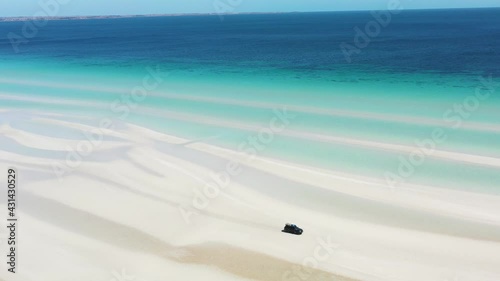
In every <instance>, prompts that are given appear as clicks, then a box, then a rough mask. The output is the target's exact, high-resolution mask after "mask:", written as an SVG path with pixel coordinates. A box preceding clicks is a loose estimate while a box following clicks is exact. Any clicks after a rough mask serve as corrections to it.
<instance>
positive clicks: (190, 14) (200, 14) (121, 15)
mask: <svg viewBox="0 0 500 281" xmlns="http://www.w3.org/2000/svg"><path fill="white" fill-rule="evenodd" d="M473 9H500V7H460V8H453V7H452V8H406V9H402V10H411V11H419V10H420V11H432V10H473ZM383 10H384V9H381V10H380V9H365V10H331V11H284V12H279V11H278V12H229V13H217V12H211V13H170V14H169V13H164V14H107V15H67V16H0V20H2V19H38V18H43V19H47V20H50V19H64V18H83V19H91V18H113V17H115V18H132V17H168V16H220V15H223V16H230V15H250V14H297V13H335V12H369V11H383Z"/></svg>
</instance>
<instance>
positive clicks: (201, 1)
mask: <svg viewBox="0 0 500 281" xmlns="http://www.w3.org/2000/svg"><path fill="white" fill-rule="evenodd" d="M57 1H59V2H57ZM390 1H399V2H401V5H402V6H403V7H404V8H405V9H429V8H432V9H434V8H472V7H500V0H0V17H13V16H33V15H43V14H44V13H45V14H47V12H45V10H46V9H44V5H42V4H41V3H47V4H49V3H51V4H52V5H51V6H52V7H54V9H52V10H50V11H52V12H51V13H52V14H51V15H53V16H75V15H137V14H177V13H217V12H220V11H222V12H234V13H243V12H295V11H296V12H312V11H345V10H383V9H386V7H387V5H388V3H389V2H390ZM54 3H58V4H56V5H54ZM49 6H50V5H49Z"/></svg>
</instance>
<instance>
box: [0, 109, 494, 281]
mask: <svg viewBox="0 0 500 281" xmlns="http://www.w3.org/2000/svg"><path fill="white" fill-rule="evenodd" d="M0 115H1V123H2V124H1V126H0V163H1V167H3V169H4V171H3V172H1V173H0V174H1V179H0V180H1V181H2V182H5V181H6V172H5V171H6V170H7V168H8V167H15V168H16V169H17V171H18V176H19V183H18V185H19V187H18V203H19V206H18V217H19V228H18V241H19V246H18V253H17V254H18V270H19V271H18V273H17V274H15V275H12V274H8V272H7V271H6V270H5V268H2V270H0V280H9V281H67V280H75V281H111V280H127V281H131V280H138V281H139V280H141V281H159V280H176V281H181V280H262V281H277V280H278V281H281V280H283V281H284V280H336V281H347V280H366V281H381V280H398V281H422V280H426V281H445V280H449V281H456V280H460V281H479V280H481V281H496V280H500V197H499V196H495V195H489V194H486V193H484V194H482V193H472V192H467V191H459V190H452V189H442V188H437V187H433V186H424V185H421V186H414V185H411V184H402V185H401V186H399V187H398V188H396V189H391V188H388V187H387V185H386V184H385V182H384V181H383V180H381V179H374V178H369V177H361V176H355V175H351V174H346V173H336V172H335V171H330V170H322V169H320V168H317V167H309V166H306V165H301V164H297V163H292V162H286V161H283V160H277V159H271V158H266V157H261V156H259V155H256V156H254V157H249V156H248V155H247V154H245V153H241V152H238V151H235V150H229V149H224V148H220V147H217V146H213V145H210V144H207V143H203V142H197V141H196V140H188V139H182V138H179V137H175V136H169V135H165V134H163V133H160V132H156V131H153V130H151V129H147V128H143V127H139V126H137V125H132V124H128V123H121V124H115V125H116V126H115V128H114V129H104V130H98V131H96V130H97V128H98V126H99V125H98V124H99V122H100V121H101V120H98V119H93V118H86V117H78V116H73V117H71V118H67V117H65V116H62V115H61V116H59V115H57V114H49V113H43V112H35V111H31V112H29V111H26V110H22V111H16V110H2V111H1V112H0ZM19 119H22V120H24V121H26V120H28V121H29V122H30V124H33V125H36V126H40V127H44V126H47V128H48V129H47V130H45V131H44V134H41V133H40V132H35V131H33V130H32V128H30V127H29V126H24V125H23V124H26V122H24V123H23V122H18V120H19ZM251 129H252V128H249V130H251ZM92 130H94V131H92ZM85 132H87V134H86V133H85ZM89 132H94V133H95V132H102V141H101V140H100V139H99V136H98V135H94V137H93V138H90V139H89V138H88V136H89V134H88V133H89ZM285 132H286V131H285ZM78 155H79V156H78ZM446 156H452V155H444V156H443V157H446ZM460 157H461V158H462V159H461V161H466V162H469V163H476V162H477V161H479V160H478V159H474V158H473V156H470V158H468V159H464V157H468V156H467V155H466V154H461V155H460ZM450 159H451V160H450V161H453V160H454V159H453V157H450ZM457 161H458V160H457ZM233 172H234V175H232V173H233ZM4 196H5V192H2V199H1V200H0V207H1V212H0V216H1V217H2V218H4V217H6V216H7V214H6V209H7V208H6V205H5V202H6V200H5V198H4ZM287 222H291V223H296V224H297V225H299V226H300V227H302V228H303V229H304V234H303V235H301V236H294V235H289V234H285V233H282V232H281V229H282V228H283V226H284V224H285V223H287ZM1 234H2V236H1V238H2V240H5V239H6V238H7V237H6V235H7V233H6V229H5V228H2V231H1ZM1 245H2V247H6V243H2V244H1ZM2 267H6V264H5V263H4V262H2Z"/></svg>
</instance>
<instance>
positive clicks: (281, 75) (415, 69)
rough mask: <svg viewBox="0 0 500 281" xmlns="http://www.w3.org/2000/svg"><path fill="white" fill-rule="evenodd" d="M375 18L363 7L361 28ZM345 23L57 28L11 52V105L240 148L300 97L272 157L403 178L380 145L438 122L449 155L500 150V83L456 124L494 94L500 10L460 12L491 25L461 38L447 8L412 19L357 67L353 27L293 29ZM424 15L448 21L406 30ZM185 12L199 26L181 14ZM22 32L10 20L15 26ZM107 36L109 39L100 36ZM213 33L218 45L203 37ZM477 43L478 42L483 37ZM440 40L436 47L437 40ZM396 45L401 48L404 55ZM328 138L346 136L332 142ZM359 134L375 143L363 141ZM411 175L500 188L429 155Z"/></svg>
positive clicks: (494, 176)
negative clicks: (468, 106)
mask: <svg viewBox="0 0 500 281" xmlns="http://www.w3.org/2000/svg"><path fill="white" fill-rule="evenodd" d="M483 12H484V11H483ZM497 12H498V11H497V10H494V11H493V12H491V13H492V15H496V13H497ZM443 13H444V12H443ZM365 16H366V15H364V14H360V15H359V23H362V22H363V20H365ZM339 17H340V18H342V17H341V16H339V15H328V14H326V15H325V14H321V15H316V14H311V15H309V16H305V17H303V18H302V17H301V18H300V19H298V18H295V17H291V18H284V19H283V18H282V19H280V18H272V19H271V18H270V19H267V20H272V21H276V22H277V23H278V24H279V25H280V26H281V25H282V26H281V28H275V27H273V26H269V27H268V28H267V29H266V28H264V29H262V28H261V29H257V30H256V29H255V28H254V27H253V25H247V24H248V22H252V21H259V20H262V18H245V17H243V18H235V19H233V18H231V20H234V22H233V23H234V25H232V27H233V29H228V28H227V26H219V25H214V26H212V29H210V30H208V31H204V32H202V31H200V30H201V29H202V27H201V26H200V25H203V24H207V25H209V24H208V23H207V22H205V21H206V20H207V19H204V18H196V19H189V18H183V19H164V20H163V21H165V22H163V21H162V20H161V19H144V20H145V21H146V22H142V26H143V27H142V28H143V30H142V31H143V33H137V34H135V33H133V32H126V29H124V27H126V26H129V25H134V24H136V22H134V21H132V20H126V21H121V22H119V23H120V24H117V23H118V22H114V21H112V20H111V21H109V22H108V21H103V22H99V21H88V22H85V21H70V22H54V23H52V25H49V26H48V28H47V29H46V30H43V31H42V32H41V33H40V37H39V38H38V41H35V42H32V43H31V44H28V45H26V46H23V48H24V49H23V50H24V51H22V52H20V53H18V54H14V53H12V50H10V49H9V46H8V45H6V44H3V45H1V46H0V109H4V108H7V109H19V110H27V111H43V112H54V113H63V114H66V115H68V116H72V115H82V116H91V117H93V119H92V120H93V121H89V122H90V124H91V125H92V124H93V125H97V124H98V121H99V118H104V117H106V118H112V119H114V120H116V121H117V122H121V121H125V122H131V123H135V124H138V125H141V126H145V127H149V128H152V129H155V130H158V131H160V132H164V133H167V134H169V135H174V136H179V137H184V138H187V139H195V140H201V141H204V142H207V143H210V144H214V145H217V146H222V147H226V148H229V149H234V150H237V149H238V146H239V145H240V144H241V143H243V142H245V141H246V140H247V139H248V138H249V137H251V136H254V135H255V134H257V133H258V131H259V130H260V129H265V128H268V127H269V122H270V120H272V118H273V117H274V114H273V108H282V107H283V106H284V105H287V106H289V108H291V109H290V112H291V113H292V114H294V115H295V118H294V119H293V120H292V122H291V123H290V124H289V125H288V126H287V131H285V133H284V134H276V135H275V136H274V139H273V141H272V142H270V143H269V144H267V145H265V149H263V150H262V151H259V155H261V156H265V157H272V158H277V159H283V160H287V161H292V162H297V163H301V164H304V165H310V166H317V167H321V168H325V169H329V170H332V171H338V172H341V173H349V174H353V175H358V176H366V177H372V178H382V179H383V178H384V175H385V173H387V172H396V171H397V169H398V165H399V164H400V157H408V153H407V152H402V151H393V150H386V149H384V148H380V147H377V144H390V145H400V146H404V147H409V148H410V149H411V148H414V147H415V141H417V140H422V139H426V138H429V137H430V136H431V135H432V132H433V130H435V129H436V128H441V129H443V130H445V132H446V135H447V140H446V141H445V142H443V143H441V144H439V145H438V147H437V149H439V150H442V151H449V152H456V153H463V154H471V155H477V156H486V157H492V158H500V146H499V145H498V143H500V111H499V110H498V109H499V108H500V107H499V106H500V96H499V94H498V92H499V91H498V90H496V88H495V89H494V90H495V92H492V93H491V95H490V96H489V97H488V98H487V99H485V100H481V101H480V102H479V104H478V106H477V108H474V110H472V111H469V112H467V117H466V118H462V119H463V121H465V123H464V125H463V126H461V127H460V128H453V127H452V125H453V122H451V121H450V120H448V121H447V120H446V119H444V115H445V113H446V112H447V111H449V110H455V105H460V104H463V102H464V101H465V100H467V99H468V98H469V99H470V97H473V96H474V94H475V92H476V89H477V88H478V87H481V88H482V89H483V90H482V91H485V90H484V88H485V86H484V85H482V84H481V81H480V80H479V77H481V76H483V77H488V75H492V79H493V81H498V79H499V77H500V75H499V73H498V72H497V70H496V69H497V68H495V65H496V66H498V64H495V62H498V54H497V53H496V52H494V51H491V48H493V46H494V45H495V40H497V38H496V37H494V40H493V41H492V40H489V41H479V40H478V38H479V39H480V38H482V37H481V36H482V35H483V32H484V33H487V34H491V32H498V30H500V28H498V26H499V25H498V17H495V16H490V17H486V16H484V15H481V16H478V15H476V14H475V12H471V13H469V14H468V17H469V18H467V17H466V18H460V17H458V16H457V17H452V18H453V20H454V23H452V24H451V25H452V26H454V25H456V29H463V22H464V21H469V22H470V21H475V22H476V23H475V25H474V26H476V27H477V28H478V29H481V31H478V30H475V29H474V30H466V31H467V32H470V33H467V32H465V31H464V32H462V33H459V32H457V33H449V30H447V29H448V28H449V25H448V24H444V25H440V24H439V23H436V22H437V21H438V20H437V18H439V17H440V16H439V15H425V17H424V16H423V15H420V16H419V15H416V14H411V15H408V16H407V17H408V18H406V19H400V22H399V23H398V24H395V25H394V26H392V27H391V28H389V29H388V30H387V33H386V34H384V35H382V36H381V37H380V38H379V41H376V42H374V44H373V46H372V47H370V48H367V49H366V50H364V52H363V53H362V54H360V56H359V57H358V59H357V61H355V62H354V63H352V64H347V63H345V62H342V61H341V59H340V58H338V57H336V56H338V52H339V50H338V49H337V48H336V47H335V45H332V44H333V43H334V42H330V41H328V40H348V39H349V36H352V34H351V33H350V32H351V30H352V29H342V30H341V31H340V30H337V31H336V32H337V37H339V38H342V39H339V38H337V37H335V38H333V37H332V35H331V33H330V32H331V31H332V30H328V29H326V28H325V27H322V28H324V29H322V30H321V32H323V33H321V32H320V31H318V32H319V34H315V35H314V36H311V35H308V30H306V29H304V30H302V29H300V30H296V29H294V28H296V26H297V25H296V24H287V23H290V22H294V23H297V22H302V21H303V23H304V24H306V25H307V24H309V25H318V24H319V25H320V26H323V24H321V22H316V21H318V19H319V18H322V19H323V20H325V21H332V23H335V22H336V21H339V20H340V18H339ZM422 17H424V18H426V19H429V18H430V19H434V21H436V22H433V24H435V25H436V26H437V27H436V28H435V30H433V31H432V32H431V31H429V30H426V33H425V34H424V35H423V34H422V32H423V30H424V29H425V28H424V27H418V26H413V27H412V28H413V29H411V30H408V29H407V30H405V31H402V30H399V28H401V26H406V24H408V23H407V22H405V20H407V21H408V22H412V20H414V19H415V18H422ZM175 20H179V21H182V22H185V21H186V22H187V23H189V24H190V25H187V26H178V25H174V24H173V23H171V22H170V21H175ZM157 21H160V22H157ZM198 21H199V22H198ZM207 21H208V20H207ZM352 24H358V23H352ZM101 25H102V27H101V28H100V29H96V26H97V27H99V26H101ZM398 26H399V27H398ZM445 26H446V27H445ZM14 27H15V26H12V24H9V25H5V24H4V25H0V29H2V30H3V29H8V28H14ZM438 27H439V28H438ZM206 28H208V27H206ZM332 28H333V27H332ZM445 29H446V30H447V32H448V33H444V32H445V31H443V30H445ZM483 29H484V30H486V31H484V30H483ZM68 30H73V32H69V31H68ZM97 30H99V31H97ZM292 30H293V32H292ZM309 30H312V29H309ZM99 32H102V33H103V34H100V35H101V36H98V35H99V34H97V33H99ZM207 32H208V33H207ZM210 32H211V33H210ZM205 33H207V34H208V35H203V36H205V37H204V39H205V41H203V43H201V42H199V40H201V39H200V36H201V37H203V36H202V34H205ZM141 34H142V35H141ZM412 34H413V35H414V36H413V37H412V36H411V35H412ZM443 34H446V36H444V35H443ZM472 34H474V35H472ZM209 35H210V36H209ZM106 36H107V37H106ZM343 36H344V37H343ZM474 36H475V37H474ZM484 36H486V35H484ZM170 37H172V38H170ZM448 37H449V38H448ZM472 37H474V38H475V41H474V42H476V44H472V43H470V42H471V40H472V39H471V38H472ZM287 38H288V39H287ZM325 38H326V39H325ZM436 38H437V39H436ZM0 39H1V38H0ZM419 40H420V41H419ZM429 40H430V41H432V46H433V48H431V49H429V48H428V47H426V46H428V45H429V43H428V42H429ZM408 41H411V42H412V43H411V44H410V43H408ZM450 42H454V43H453V44H451V43H450ZM456 42H459V43H460V44H457V43H456ZM477 42H482V45H481V44H480V43H477ZM407 44H409V45H407ZM452 45H453V46H454V48H451V47H450V46H452ZM458 45H460V46H458ZM332 46H333V47H332ZM409 46H410V47H411V48H412V49H411V50H413V53H412V52H410V51H409V50H410V49H408V48H409ZM387 48H390V49H391V50H393V52H391V55H390V56H389V55H388V54H387V53H386V52H385V51H384V50H387ZM488 50H490V51H488ZM471 54H474V55H471ZM488 54H489V55H488ZM332 56H333V57H334V59H331V58H332ZM391 56H392V57H391ZM430 58H434V59H430ZM462 61H463V62H467V64H464V63H463V62H462ZM148 69H160V70H161V74H159V75H160V77H161V79H162V82H161V84H159V85H158V86H157V87H155V89H153V90H152V91H149V92H148V96H147V98H146V99H145V100H144V101H141V102H138V103H134V107H133V108H131V114H130V115H129V116H127V117H126V118H121V117H120V115H121V114H120V113H119V112H116V111H113V110H112V104H113V102H115V101H117V100H120V99H121V98H122V97H127V96H129V95H130V93H131V91H132V89H134V87H137V86H141V85H142V84H143V82H142V81H143V78H144V77H147V76H148V75H149V72H148ZM136 105H137V107H135V106H136ZM325 111H327V112H335V113H336V114H331V115H328V114H325V113H324V112H325ZM452 116H453V117H455V118H456V117H457V114H456V113H454V114H453V115H452ZM92 122H93V123H92ZM248 128H251V129H248ZM47 130H54V127H50V128H49V127H47ZM286 132H293V133H294V134H295V135H293V134H292V135H290V134H286ZM318 135H319V136H322V137H324V136H326V137H337V138H342V139H343V140H346V141H345V142H335V141H321V140H319V139H317V138H316V136H318ZM357 140H360V141H365V142H371V143H374V145H368V146H367V145H359V144H355V143H353V141H357ZM464 158H465V156H464ZM406 181H407V182H408V183H414V184H422V185H431V186H437V187H442V188H452V189H460V190H469V191H474V192H487V193H495V194H500V173H499V168H498V167H495V166H492V165H487V164H478V163H471V162H463V161H456V160H450V159H441V158H435V157H427V158H426V160H425V163H424V164H423V165H422V166H419V167H417V168H416V170H415V173H414V174H413V175H412V176H411V177H409V178H407V179H406Z"/></svg>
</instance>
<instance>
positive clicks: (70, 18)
mask: <svg viewBox="0 0 500 281" xmlns="http://www.w3.org/2000/svg"><path fill="white" fill-rule="evenodd" d="M293 13H298V12H249V13H224V14H218V13H185V14H150V15H106V16H61V17H0V22H13V21H31V20H93V19H124V18H154V17H182V16H219V15H259V14H293Z"/></svg>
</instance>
